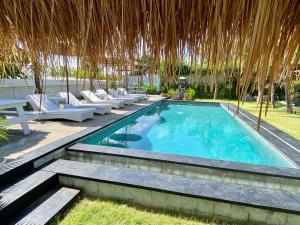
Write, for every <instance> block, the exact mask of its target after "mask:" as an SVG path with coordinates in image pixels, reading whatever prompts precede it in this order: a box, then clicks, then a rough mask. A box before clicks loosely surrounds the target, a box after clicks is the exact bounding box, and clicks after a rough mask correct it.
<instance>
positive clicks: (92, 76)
mask: <svg viewBox="0 0 300 225" xmlns="http://www.w3.org/2000/svg"><path fill="white" fill-rule="evenodd" d="M94 73H95V72H92V74H93V75H91V76H90V91H92V92H95V90H96V88H95V86H94V82H93V80H94V79H93V78H94Z"/></svg>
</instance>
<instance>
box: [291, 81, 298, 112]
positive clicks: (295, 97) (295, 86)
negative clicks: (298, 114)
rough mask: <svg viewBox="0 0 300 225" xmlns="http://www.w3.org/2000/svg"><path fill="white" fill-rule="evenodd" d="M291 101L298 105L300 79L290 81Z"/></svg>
mask: <svg viewBox="0 0 300 225" xmlns="http://www.w3.org/2000/svg"><path fill="white" fill-rule="evenodd" d="M291 91H292V101H293V103H294V104H295V105H297V106H298V105H300V81H299V80H298V81H294V82H293V83H292V89H291Z"/></svg>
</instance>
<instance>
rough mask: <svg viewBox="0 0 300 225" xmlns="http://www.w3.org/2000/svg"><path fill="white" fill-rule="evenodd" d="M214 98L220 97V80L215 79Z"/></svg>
mask: <svg viewBox="0 0 300 225" xmlns="http://www.w3.org/2000/svg"><path fill="white" fill-rule="evenodd" d="M214 99H215V100H216V99H218V81H217V80H216V81H215V92H214Z"/></svg>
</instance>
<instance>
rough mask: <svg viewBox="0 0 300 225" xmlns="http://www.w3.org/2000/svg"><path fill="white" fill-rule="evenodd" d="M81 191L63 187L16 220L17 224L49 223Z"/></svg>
mask: <svg viewBox="0 0 300 225" xmlns="http://www.w3.org/2000/svg"><path fill="white" fill-rule="evenodd" d="M79 192H80V191H79V190H76V189H71V188H65V187H62V188H60V189H59V190H58V191H56V192H55V193H54V194H53V195H51V196H50V197H49V198H48V199H46V200H45V201H44V202H42V203H41V204H40V205H39V206H37V207H36V208H34V209H33V210H32V211H30V212H29V213H28V214H26V215H24V216H23V217H22V218H20V219H19V221H16V222H15V224H17V225H24V224H34V225H44V224H47V223H48V222H49V221H50V220H51V219H52V218H53V217H54V216H55V215H57V214H58V213H60V212H61V210H63V209H65V207H66V206H68V205H69V204H70V203H71V201H72V200H73V199H74V198H75V197H76V196H77V195H78V194H79Z"/></svg>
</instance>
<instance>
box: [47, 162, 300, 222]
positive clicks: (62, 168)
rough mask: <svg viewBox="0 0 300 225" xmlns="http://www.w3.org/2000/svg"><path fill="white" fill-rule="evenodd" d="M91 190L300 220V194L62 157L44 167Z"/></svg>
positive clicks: (201, 210)
mask: <svg viewBox="0 0 300 225" xmlns="http://www.w3.org/2000/svg"><path fill="white" fill-rule="evenodd" d="M44 170H45V171H48V172H53V173H58V174H59V181H60V183H61V184H63V185H69V186H73V187H75V188H80V189H82V190H83V191H85V192H86V193H87V194H90V195H94V196H101V197H107V198H117V199H121V200H128V201H131V202H135V203H140V204H143V205H146V206H150V207H159V208H167V209H169V210H178V211H181V212H188V213H191V212H193V213H195V214H197V215H203V216H217V217H218V216H220V217H223V218H225V219H228V218H229V219H233V220H241V221H245V220H247V221H251V222H258V223H264V224H289V225H292V224H300V194H299V193H296V192H286V191H279V190H275V189H268V188H258V187H253V186H248V185H237V184H230V183H225V182H221V181H215V180H208V179H193V178H187V177H183V176H176V175H170V174H163V173H157V172H151V171H144V170H135V169H128V168H122V167H112V166H104V165H97V164H92V163H85V162H77V161H69V160H57V161H55V162H53V163H52V164H50V165H48V166H46V167H45V168H44Z"/></svg>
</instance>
